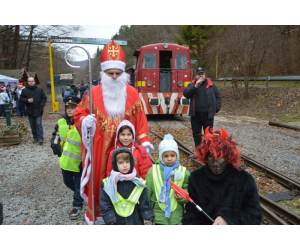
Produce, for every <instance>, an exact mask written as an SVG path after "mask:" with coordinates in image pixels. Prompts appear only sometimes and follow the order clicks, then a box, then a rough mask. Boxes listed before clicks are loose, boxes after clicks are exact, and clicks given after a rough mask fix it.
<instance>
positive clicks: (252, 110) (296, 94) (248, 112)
mask: <svg viewBox="0 0 300 250" xmlns="http://www.w3.org/2000/svg"><path fill="white" fill-rule="evenodd" d="M217 86H218V89H219V90H220V92H221V96H222V108H221V111H222V112H226V113H227V114H229V115H239V116H250V117H256V118H261V119H264V120H272V121H278V122H297V121H298V122H299V121H300V85H299V86H296V87H282V86H273V87H272V86H269V87H268V88H266V87H265V86H255V87H253V88H250V89H249V94H250V98H249V99H247V100H245V99H243V98H239V99H235V98H234V95H235V91H234V89H233V87H232V86H231V85H227V86H223V85H221V84H217ZM238 91H239V96H242V92H243V87H239V90H238Z"/></svg>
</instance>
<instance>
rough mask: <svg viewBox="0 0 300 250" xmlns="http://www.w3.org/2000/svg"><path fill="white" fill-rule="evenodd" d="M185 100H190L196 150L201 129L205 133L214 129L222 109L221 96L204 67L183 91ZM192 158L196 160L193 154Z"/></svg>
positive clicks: (198, 69)
mask: <svg viewBox="0 0 300 250" xmlns="http://www.w3.org/2000/svg"><path fill="white" fill-rule="evenodd" d="M183 95H184V97H185V98H187V99H190V108H189V115H190V116H191V125H192V130H193V137H194V142H195V148H196V147H197V146H198V145H199V144H200V143H201V129H202V128H203V132H204V131H205V129H206V128H207V127H208V126H209V127H213V124H214V116H215V113H218V112H219V110H220V108H221V103H222V100H221V94H220V92H219V90H218V88H217V86H216V85H215V84H214V83H213V82H212V81H211V80H210V79H209V78H206V77H205V70H204V68H203V67H198V68H197V70H196V78H195V79H193V81H192V82H191V83H190V84H189V85H188V86H187V87H186V89H185V90H184V91H183ZM190 158H195V154H192V155H191V156H190Z"/></svg>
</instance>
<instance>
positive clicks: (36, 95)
mask: <svg viewBox="0 0 300 250" xmlns="http://www.w3.org/2000/svg"><path fill="white" fill-rule="evenodd" d="M29 98H33V103H29V102H28V99H29ZM20 101H21V102H24V103H25V104H26V113H27V115H28V116H41V115H43V113H44V107H45V104H46V102H47V96H46V94H45V92H44V90H43V89H42V88H40V87H38V86H36V85H34V86H33V87H30V86H29V85H28V84H27V86H26V88H24V89H23V90H22V93H21V96H20Z"/></svg>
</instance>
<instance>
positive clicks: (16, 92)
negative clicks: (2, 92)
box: [13, 84, 20, 116]
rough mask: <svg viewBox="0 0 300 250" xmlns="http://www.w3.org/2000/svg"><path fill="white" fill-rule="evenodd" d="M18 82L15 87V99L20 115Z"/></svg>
mask: <svg viewBox="0 0 300 250" xmlns="http://www.w3.org/2000/svg"><path fill="white" fill-rule="evenodd" d="M18 86H19V85H18V84H15V87H14V90H13V97H14V100H15V102H16V111H17V116H19V115H20V108H19V103H20V101H19V99H20V95H19V93H18Z"/></svg>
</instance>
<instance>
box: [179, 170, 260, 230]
mask: <svg viewBox="0 0 300 250" xmlns="http://www.w3.org/2000/svg"><path fill="white" fill-rule="evenodd" d="M188 190H189V195H190V198H191V199H192V200H194V202H195V203H196V204H197V205H199V206H200V207H201V208H202V209H203V211H205V212H206V213H207V214H208V215H209V216H210V217H211V218H212V219H213V220H215V219H216V218H217V217H218V216H221V217H222V218H223V219H224V220H226V221H227V223H228V224H229V225H259V224H260V223H261V221H262V211H261V207H260V203H259V195H258V191H257V187H256V183H255V181H254V178H253V177H252V176H251V175H250V174H249V173H247V172H246V171H245V170H243V169H242V170H241V171H238V170H236V169H234V168H233V166H231V165H227V167H226V169H225V170H224V172H223V173H221V174H220V175H214V174H213V173H212V172H211V171H210V169H209V167H208V165H204V166H203V167H201V168H199V169H197V170H194V171H193V172H192V173H191V176H190V178H189V185H188ZM185 208H186V212H185V214H184V215H183V220H182V224H185V225H210V224H212V223H211V222H210V221H209V220H208V219H207V218H206V217H205V216H204V215H203V213H201V212H199V210H197V209H196V208H195V207H194V205H193V204H192V203H187V204H186V207H185Z"/></svg>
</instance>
